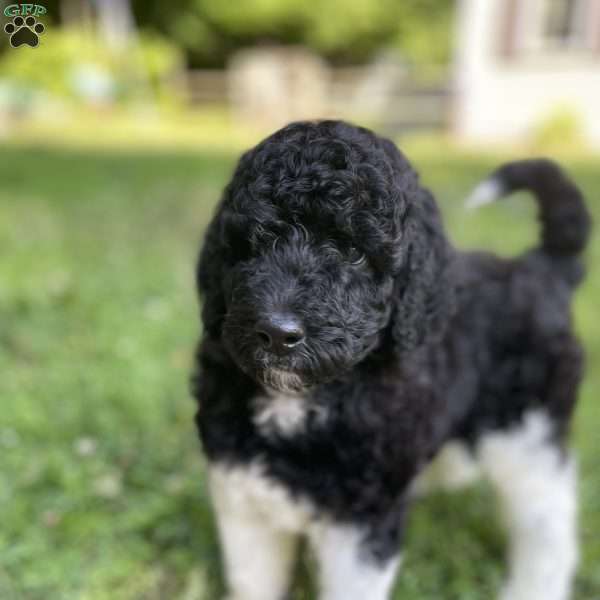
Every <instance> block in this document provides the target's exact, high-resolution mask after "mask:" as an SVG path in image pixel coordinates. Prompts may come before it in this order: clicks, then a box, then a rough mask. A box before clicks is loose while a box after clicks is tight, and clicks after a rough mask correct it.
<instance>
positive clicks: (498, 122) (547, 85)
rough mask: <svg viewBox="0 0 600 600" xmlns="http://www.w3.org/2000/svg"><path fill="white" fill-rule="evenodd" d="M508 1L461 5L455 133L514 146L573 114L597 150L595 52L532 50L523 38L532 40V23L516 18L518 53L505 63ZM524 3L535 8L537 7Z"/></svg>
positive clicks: (599, 55)
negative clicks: (556, 117) (560, 113)
mask: <svg viewBox="0 0 600 600" xmlns="http://www.w3.org/2000/svg"><path fill="white" fill-rule="evenodd" d="M510 1H511V0H460V2H459V11H458V48H457V53H456V61H455V88H456V97H455V107H454V128H455V132H456V133H457V134H458V136H459V137H461V138H463V139H467V140H472V141H482V142H483V141H508V140H514V139H518V138H523V137H526V136H527V135H528V134H529V133H530V132H531V130H532V129H533V128H534V127H535V126H536V125H539V124H540V123H541V122H543V121H544V119H547V118H548V117H549V116H551V115H552V114H553V113H556V111H557V110H560V109H561V108H568V109H569V110H571V111H573V112H576V113H577V115H578V118H579V119H580V121H581V124H582V125H583V128H584V130H585V134H586V136H587V137H588V139H589V141H590V142H591V143H592V144H593V145H594V146H597V147H600V52H594V51H587V52H585V51H581V50H573V51H571V50H569V51H564V50H563V51H558V50H555V51H547V50H546V51H542V50H536V49H535V47H533V46H535V44H534V43H533V42H531V44H530V45H529V46H528V45H527V42H528V41H531V40H528V36H530V37H534V32H531V31H528V30H527V27H531V25H532V21H531V19H530V20H529V21H528V20H527V19H524V18H523V15H521V18H519V19H517V20H516V21H515V22H514V23H513V25H512V29H511V32H510V35H513V36H515V37H516V38H517V39H518V40H519V42H520V43H522V45H523V50H522V51H519V52H517V53H515V55H512V56H507V55H506V54H505V53H503V51H502V49H503V45H504V46H505V45H506V39H505V37H506V36H507V35H509V34H508V33H507V30H506V25H507V16H506V11H507V5H508V4H509V2H510ZM513 1H516V2H520V0H513ZM522 1H523V3H524V4H527V3H529V4H528V6H529V7H532V8H535V6H536V4H535V3H536V1H539V0H522ZM591 1H592V2H596V0H591ZM514 6H519V5H517V4H515V5H514ZM538 6H539V5H538ZM522 7H523V4H521V5H520V7H519V8H520V9H522ZM530 16H531V15H530ZM597 18H598V19H600V14H598V15H597ZM592 25H594V26H595V24H592ZM534 41H535V40H534Z"/></svg>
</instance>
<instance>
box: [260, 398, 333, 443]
mask: <svg viewBox="0 0 600 600" xmlns="http://www.w3.org/2000/svg"><path fill="white" fill-rule="evenodd" d="M254 407H255V412H254V418H253V421H254V424H255V425H256V427H257V428H258V430H259V431H260V432H261V433H262V434H263V435H266V436H271V435H281V436H284V437H292V436H293V435H295V434H296V433H300V432H302V431H303V430H304V428H305V427H306V422H307V419H308V416H309V414H311V413H312V414H314V413H317V415H318V417H319V418H320V419H323V418H325V412H324V409H323V408H320V407H315V406H313V405H312V404H311V403H310V400H309V399H307V398H306V397H305V396H302V395H292V394H283V393H278V392H274V393H272V394H268V395H265V396H259V397H257V398H256V399H255V400H254Z"/></svg>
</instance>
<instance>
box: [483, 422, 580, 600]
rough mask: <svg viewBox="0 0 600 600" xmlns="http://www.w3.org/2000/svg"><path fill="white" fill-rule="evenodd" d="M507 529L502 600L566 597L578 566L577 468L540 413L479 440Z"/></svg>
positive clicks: (538, 599) (564, 599)
mask: <svg viewBox="0 0 600 600" xmlns="http://www.w3.org/2000/svg"><path fill="white" fill-rule="evenodd" d="M479 454H480V458H481V464H482V467H483V470H484V472H485V474H486V475H487V476H488V477H489V479H490V480H491V482H492V484H493V485H494V487H495V488H496V490H497V491H498V494H499V496H500V503H501V507H502V510H503V513H504V517H505V519H506V522H507V525H508V529H509V544H510V550H509V551H510V556H509V560H510V573H509V578H508V581H507V583H506V585H505V587H504V589H503V591H502V594H501V599H502V600H567V599H568V598H569V597H570V590H571V584H572V579H573V576H574V573H575V569H576V565H577V494H576V487H577V485H576V479H577V477H576V467H575V463H574V460H573V459H572V457H570V456H569V455H568V453H566V452H565V451H564V450H562V449H561V448H560V447H559V445H558V444H557V443H556V441H555V440H554V439H553V431H552V422H551V420H550V418H549V417H548V416H547V413H545V412H543V411H536V412H531V413H528V414H527V415H526V416H525V418H524V420H523V422H522V423H521V424H520V425H519V426H518V427H516V428H514V429H512V430H510V431H507V432H506V431H505V432H494V433H490V434H488V435H486V436H484V438H483V439H482V440H481V442H480V444H479Z"/></svg>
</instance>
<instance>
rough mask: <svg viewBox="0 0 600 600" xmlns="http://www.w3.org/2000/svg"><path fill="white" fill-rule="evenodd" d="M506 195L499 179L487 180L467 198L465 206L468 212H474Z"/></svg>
mask: <svg viewBox="0 0 600 600" xmlns="http://www.w3.org/2000/svg"><path fill="white" fill-rule="evenodd" d="M504 193H505V189H504V186H503V185H502V182H500V181H499V180H498V179H486V180H485V181H482V182H481V183H480V184H479V185H478V186H477V187H476V188H475V189H474V190H473V192H472V193H471V195H470V196H469V197H468V198H467V200H466V202H465V206H466V208H467V209H468V210H474V209H476V208H479V207H480V206H485V205H486V204H491V203H492V202H494V201H495V200H498V199H499V198H502V196H503V195H504Z"/></svg>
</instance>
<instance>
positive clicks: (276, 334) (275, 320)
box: [255, 313, 305, 354]
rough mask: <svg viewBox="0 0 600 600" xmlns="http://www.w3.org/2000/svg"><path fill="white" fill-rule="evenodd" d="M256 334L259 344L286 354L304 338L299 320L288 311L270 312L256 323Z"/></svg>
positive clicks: (274, 351)
mask: <svg viewBox="0 0 600 600" xmlns="http://www.w3.org/2000/svg"><path fill="white" fill-rule="evenodd" d="M255 330H256V336H257V337H258V340H259V343H260V344H261V346H262V347H263V348H264V349H265V350H268V351H269V352H273V353H275V354H286V353H288V352H290V351H291V350H292V349H293V348H295V347H296V346H298V344H300V343H301V342H302V340H304V336H305V331H304V327H302V323H301V322H300V320H299V319H298V318H297V317H295V316H294V315H292V314H289V313H272V314H270V315H268V316H266V317H263V318H262V319H261V320H260V321H258V323H257V324H256V329H255Z"/></svg>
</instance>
